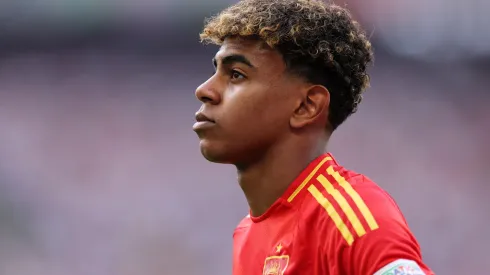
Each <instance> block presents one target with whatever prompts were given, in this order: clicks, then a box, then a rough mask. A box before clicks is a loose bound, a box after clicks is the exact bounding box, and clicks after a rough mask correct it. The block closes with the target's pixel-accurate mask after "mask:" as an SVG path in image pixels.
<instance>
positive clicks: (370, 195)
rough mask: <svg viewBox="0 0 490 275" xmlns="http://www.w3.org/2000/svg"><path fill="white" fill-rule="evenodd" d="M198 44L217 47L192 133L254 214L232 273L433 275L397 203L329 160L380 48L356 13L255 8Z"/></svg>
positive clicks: (304, 4) (255, 2)
mask: <svg viewBox="0 0 490 275" xmlns="http://www.w3.org/2000/svg"><path fill="white" fill-rule="evenodd" d="M201 39H202V41H203V42H207V43H214V44H217V45H219V46H220V49H219V51H218V52H217V54H216V56H215V58H214V59H213V63H214V67H215V69H216V70H215V73H214V74H213V75H212V76H211V77H210V78H209V79H208V80H207V81H206V82H204V83H203V84H202V85H200V87H198V88H197V90H196V97H197V98H198V99H199V100H200V101H201V102H202V106H201V108H200V109H199V111H198V112H197V114H196V120H197V122H196V123H195V124H194V127H193V129H194V131H195V132H196V133H197V135H198V137H199V139H200V149H201V152H202V154H203V155H204V157H205V158H206V159H207V160H209V161H211V162H216V163H225V164H233V165H235V166H236V169H237V171H238V182H239V184H240V187H241V188H242V190H243V192H244V194H245V196H246V199H247V201H248V204H249V207H250V214H249V215H247V216H246V217H245V218H244V219H243V220H242V221H241V222H240V224H239V225H238V227H237V228H236V230H235V232H234V234H233V241H234V245H233V274H234V275H256V274H263V275H272V274H273V275H284V274H286V275H288V274H291V275H292V274H309V275H373V274H374V275H382V274H399V275H401V274H407V275H408V274H410V275H421V274H426V275H428V274H434V273H433V272H432V271H431V270H430V269H429V268H428V267H427V266H426V265H425V264H424V262H423V261H422V258H421V252H420V247H419V245H418V243H417V241H416V240H415V238H414V236H413V235H412V233H411V232H410V230H409V227H408V225H407V222H406V221H405V218H404V217H403V215H402V213H401V212H400V209H399V208H398V206H397V205H396V203H395V202H394V201H393V199H392V198H391V197H390V196H389V195H388V194H387V193H386V192H385V191H383V190H382V189H381V188H380V187H379V186H377V185H376V184H375V183H374V182H372V181H371V180H370V179H369V178H367V177H365V176H364V175H361V174H358V173H355V172H353V171H350V170H348V169H346V168H344V167H342V166H341V165H340V164H339V163H338V162H337V161H336V160H335V159H334V157H333V156H332V155H331V154H330V153H326V149H325V148H326V146H327V143H328V140H329V138H330V136H331V135H332V133H333V132H334V130H336V129H337V127H338V126H339V125H340V124H342V123H343V122H344V121H345V120H346V119H347V117H348V116H350V115H351V114H352V113H354V112H355V111H356V109H357V107H358V104H359V103H360V101H361V96H362V93H363V91H364V90H365V88H366V87H367V86H368V84H369V77H368V74H367V72H366V68H367V67H368V65H369V64H370V63H371V60H372V58H373V54H372V50H371V44H370V43H369V41H368V40H367V38H366V35H365V33H364V32H363V31H362V30H361V28H360V27H359V24H358V23H357V22H355V21H353V19H352V18H351V16H350V14H349V12H348V11H347V10H345V9H344V8H341V7H339V6H336V5H333V4H325V3H323V2H321V1H315V0H309V1H308V0H246V1H241V2H239V3H238V4H235V5H233V6H231V7H229V8H227V9H225V10H224V11H222V12H221V13H219V14H218V15H217V16H215V17H212V18H211V19H210V20H209V21H208V22H207V23H206V26H205V27H204V30H203V32H202V33H201Z"/></svg>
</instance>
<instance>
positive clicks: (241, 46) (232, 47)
mask: <svg viewBox="0 0 490 275" xmlns="http://www.w3.org/2000/svg"><path fill="white" fill-rule="evenodd" d="M213 62H214V66H215V68H216V70H215V73H214V75H213V76H211V78H209V79H208V80H207V81H206V82H204V83H203V84H201V85H200V86H199V87H198V88H197V90H196V97H197V99H199V100H200V101H201V102H202V106H201V108H200V109H199V111H198V113H197V114H196V120H197V123H196V124H195V125H194V127H193V128H194V131H195V132H196V133H197V135H198V137H199V139H200V148H201V152H202V154H203V155H204V157H205V158H206V159H208V160H209V161H213V162H220V163H230V164H238V163H241V162H244V163H245V162H248V161H253V159H254V158H258V157H260V155H261V154H262V153H263V152H265V151H266V150H267V149H268V148H269V147H270V146H273V144H274V143H275V142H278V141H279V140H280V139H281V138H282V137H284V135H287V134H288V133H289V132H290V119H291V114H292V113H293V112H294V111H295V109H296V107H297V105H298V100H299V101H301V99H300V98H301V96H300V95H299V93H298V91H300V90H301V85H304V82H303V81H301V80H299V79H297V78H294V77H291V76H289V75H288V74H287V73H286V65H285V63H284V61H283V59H282V56H281V54H280V53H279V52H277V51H276V50H273V49H271V48H269V47H267V46H265V45H264V44H263V43H262V42H260V41H256V40H248V39H243V38H227V39H226V40H225V41H224V43H223V45H222V46H221V48H220V50H219V51H218V53H217V54H216V56H215V58H214V59H213Z"/></svg>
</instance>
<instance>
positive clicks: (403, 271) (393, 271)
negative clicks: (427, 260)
mask: <svg viewBox="0 0 490 275" xmlns="http://www.w3.org/2000/svg"><path fill="white" fill-rule="evenodd" d="M374 275H425V273H424V272H423V271H422V269H420V267H419V265H418V264H417V263H416V262H414V261H409V260H397V261H394V262H392V263H391V264H389V265H387V266H385V267H384V268H382V269H381V270H380V271H378V272H376V273H375V274H374Z"/></svg>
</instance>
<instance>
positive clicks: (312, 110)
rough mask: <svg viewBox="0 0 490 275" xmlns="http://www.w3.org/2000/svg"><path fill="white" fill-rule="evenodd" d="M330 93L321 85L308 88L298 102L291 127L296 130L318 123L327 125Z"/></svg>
mask: <svg viewBox="0 0 490 275" xmlns="http://www.w3.org/2000/svg"><path fill="white" fill-rule="evenodd" d="M329 106H330V92H329V91H328V89H327V88H326V87H324V86H321V85H315V86H310V87H307V88H306V89H305V90H304V91H303V92H302V97H301V99H300V100H298V104H297V107H296V109H295V110H294V113H293V115H292V116H291V119H290V122H289V124H290V126H291V127H292V128H295V129H299V128H303V127H305V126H307V125H310V124H314V123H318V124H321V125H323V126H326V125H327V120H328V107H329Z"/></svg>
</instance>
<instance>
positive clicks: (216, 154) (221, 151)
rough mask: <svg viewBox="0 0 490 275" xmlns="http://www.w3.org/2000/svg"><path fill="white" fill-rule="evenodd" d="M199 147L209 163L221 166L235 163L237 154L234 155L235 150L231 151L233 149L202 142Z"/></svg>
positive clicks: (206, 141) (205, 141)
mask: <svg viewBox="0 0 490 275" xmlns="http://www.w3.org/2000/svg"><path fill="white" fill-rule="evenodd" d="M199 147H200V149H201V154H202V155H203V157H204V158H205V159H206V160H207V161H210V162H214V163H220V164H234V163H235V161H234V160H235V158H234V157H233V156H234V155H235V154H233V150H229V149H231V148H227V146H224V145H223V144H218V143H214V142H210V141H208V140H201V142H200V143H199Z"/></svg>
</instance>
